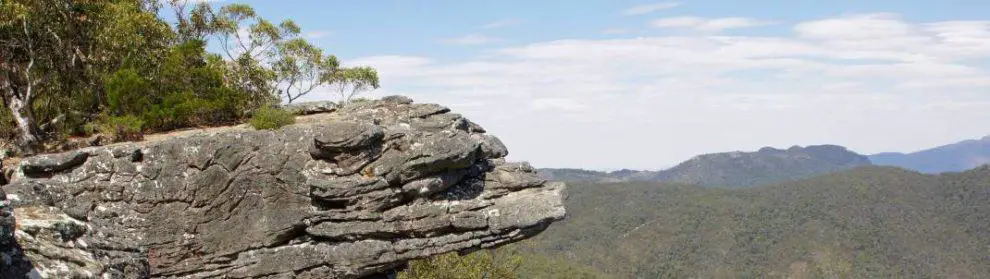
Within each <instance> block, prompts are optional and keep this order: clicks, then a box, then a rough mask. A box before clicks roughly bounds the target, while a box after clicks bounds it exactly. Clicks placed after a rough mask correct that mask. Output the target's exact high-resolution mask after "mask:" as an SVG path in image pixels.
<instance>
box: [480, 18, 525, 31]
mask: <svg viewBox="0 0 990 279" xmlns="http://www.w3.org/2000/svg"><path fill="white" fill-rule="evenodd" d="M520 22H521V21H519V20H518V19H503V20H499V21H492V22H489V23H486V24H485V25H482V26H481V27H482V28H485V29H495V28H502V27H508V26H513V25H518V24H519V23H520Z"/></svg>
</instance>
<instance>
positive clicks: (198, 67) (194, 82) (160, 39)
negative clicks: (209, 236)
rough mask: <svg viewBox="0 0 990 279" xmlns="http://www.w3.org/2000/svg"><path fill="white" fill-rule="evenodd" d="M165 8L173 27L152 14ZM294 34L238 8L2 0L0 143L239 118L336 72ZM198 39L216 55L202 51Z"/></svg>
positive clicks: (140, 1) (146, 1) (138, 1)
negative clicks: (128, 125)
mask: <svg viewBox="0 0 990 279" xmlns="http://www.w3.org/2000/svg"><path fill="white" fill-rule="evenodd" d="M165 2H167V4H169V5H171V6H172V9H171V10H172V11H174V12H175V14H174V16H173V17H171V18H169V20H170V21H172V23H174V25H173V24H170V23H169V22H168V21H166V20H165V17H163V16H160V15H159V8H160V7H161V5H162V4H164V3H165ZM242 30H247V33H246V34H244V33H242V32H240V31H242ZM300 34H301V28H300V27H299V26H298V25H297V24H295V23H294V22H292V21H291V20H285V21H282V22H279V23H273V22H270V21H267V20H265V19H263V18H261V17H260V16H259V15H258V13H257V12H256V11H255V10H254V9H253V8H251V7H250V6H247V5H243V4H232V5H227V6H223V7H221V8H218V9H214V8H213V6H211V5H210V4H208V3H205V2H202V1H187V0H169V1H150V0H110V1H70V0H50V1H32V0H9V1H3V2H2V3H0V46H3V49H4V51H2V52H0V65H3V66H2V67H3V69H0V70H2V71H0V73H2V74H5V75H6V76H4V77H3V78H0V81H3V84H0V96H2V97H3V104H4V108H5V111H4V112H0V128H2V131H0V138H4V139H10V138H15V139H16V140H17V141H18V142H20V143H22V145H24V146H44V145H42V144H39V141H55V140H58V139H60V138H63V137H66V136H70V135H83V134H87V133H88V132H93V131H94V130H99V129H96V128H93V125H90V127H89V129H86V127H85V126H86V125H85V124H86V123H92V122H94V121H104V120H100V119H101V118H100V117H101V115H105V116H106V117H104V118H105V119H111V118H113V117H136V118H137V119H139V120H141V122H142V124H143V125H142V129H143V130H144V131H146V132H159V131H167V130H171V129H177V128H184V127H193V126H212V125H223V124H232V123H236V122H240V121H243V120H244V119H245V116H246V115H245V113H246V112H250V111H254V110H256V109H258V108H261V107H266V106H271V105H273V104H275V103H278V102H280V99H285V100H287V101H292V100H295V99H296V98H298V97H300V96H302V95H304V94H306V93H308V92H310V91H311V90H313V89H314V88H315V87H317V86H320V85H324V84H326V83H327V81H326V80H325V79H324V77H325V76H328V75H330V74H332V73H336V72H339V70H340V69H338V68H339V61H337V58H336V57H334V56H333V55H328V54H324V53H323V50H321V49H319V48H317V47H315V46H313V45H312V44H310V43H309V42H306V41H305V40H303V39H302V38H300V37H299V36H300ZM213 38H217V39H216V40H214V39H213ZM208 41H215V42H217V43H219V44H220V49H222V50H223V54H225V55H226V59H224V57H222V56H221V55H218V54H212V53H209V52H207V51H206V49H207V43H206V42H208ZM375 79H376V80H377V77H375ZM375 83H376V84H377V81H376V82H375ZM376 86H377V85H376ZM283 96H284V98H283ZM14 119H20V120H23V121H18V122H21V123H28V125H25V126H24V127H21V126H14V125H12V124H13V123H15V122H14V121H13V120H14ZM55 120H58V121H55ZM106 121H109V120H106ZM32 149H33V148H32Z"/></svg>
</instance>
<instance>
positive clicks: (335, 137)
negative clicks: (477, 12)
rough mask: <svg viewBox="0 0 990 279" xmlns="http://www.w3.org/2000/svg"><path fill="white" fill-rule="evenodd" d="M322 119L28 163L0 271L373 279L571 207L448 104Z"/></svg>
mask: <svg viewBox="0 0 990 279" xmlns="http://www.w3.org/2000/svg"><path fill="white" fill-rule="evenodd" d="M320 116H325V117H323V118H321V120H320V121H312V122H307V123H300V124H296V125H291V126H287V127H284V128H282V129H280V130H278V131H254V130H229V131H222V132H215V133H200V134H192V135H187V136H181V137H173V138H167V139H164V140H158V141H152V142H138V143H125V144H118V145H111V146H105V147H94V148H87V149H80V150H76V151H72V152H68V153H63V154H55V155H45V156H39V157H34V158H27V159H25V160H23V161H21V162H20V165H19V166H17V167H16V170H15V172H14V173H13V175H12V177H11V178H10V181H9V184H7V185H5V186H3V187H2V188H0V278H37V277H41V278H362V277H367V276H373V275H376V274H381V273H382V272H387V271H390V270H393V269H395V268H397V267H400V266H402V265H404V264H405V262H407V261H409V260H411V259H416V258H422V257H427V256H431V255H436V254H440V253H446V252H451V251H464V250H472V249H480V248H489V247H495V246H498V245H502V244H506V243H510V242H514V241H518V240H521V239H524V238H527V237H531V236H533V235H535V234H537V233H539V232H540V231H542V230H543V229H545V228H546V227H547V226H548V225H549V224H550V223H551V222H553V221H556V220H560V219H562V218H563V217H564V213H565V211H564V207H563V200H564V188H565V186H564V185H563V184H562V183H556V182H548V181H546V180H544V179H541V178H540V177H538V176H537V174H536V172H535V170H534V169H533V168H532V167H531V166H529V165H528V164H525V163H507V162H505V160H504V159H503V158H504V157H505V156H506V155H507V154H508V152H507V150H506V148H505V146H504V145H502V143H501V142H500V141H499V140H498V139H497V138H495V137H494V136H491V135H487V134H485V133H484V132H485V131H484V129H482V128H481V127H480V126H478V125H477V124H475V123H472V122H470V121H468V120H467V119H465V118H463V117H461V116H460V115H458V114H455V113H450V110H449V109H447V108H445V107H442V106H439V105H433V104H413V103H412V102H411V100H409V99H408V98H404V97H389V98H385V99H383V100H380V101H371V102H366V103H360V104H353V105H349V106H344V107H341V108H336V111H335V112H333V113H331V114H324V115H320Z"/></svg>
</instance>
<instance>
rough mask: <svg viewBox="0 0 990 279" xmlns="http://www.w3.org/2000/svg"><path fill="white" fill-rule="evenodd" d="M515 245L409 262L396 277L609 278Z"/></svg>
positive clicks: (408, 278) (419, 278) (431, 278)
mask: <svg viewBox="0 0 990 279" xmlns="http://www.w3.org/2000/svg"><path fill="white" fill-rule="evenodd" d="M518 246H519V245H510V246H506V247H501V248H498V249H494V250H481V251H476V252H474V253H470V254H467V255H458V254H457V253H447V254H443V255H439V256H435V257H432V258H428V259H423V260H416V261H412V262H410V263H409V268H408V269H407V270H405V271H403V272H401V273H399V278H402V279H434V278H449V279H460V278H464V279H475V278H492V279H496V278H544V279H592V278H610V277H608V276H606V275H604V274H601V273H598V272H596V271H594V270H592V269H589V268H586V267H582V266H578V265H574V264H573V263H572V262H570V261H566V260H561V259H552V258H549V257H545V256H542V255H538V254H530V253H522V252H521V250H520V249H519V248H518Z"/></svg>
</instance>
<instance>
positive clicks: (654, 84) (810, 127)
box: [217, 0, 990, 170]
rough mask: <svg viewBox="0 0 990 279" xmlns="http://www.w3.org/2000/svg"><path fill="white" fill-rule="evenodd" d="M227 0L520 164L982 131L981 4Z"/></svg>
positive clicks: (585, 163) (984, 57)
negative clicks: (497, 146)
mask: <svg viewBox="0 0 990 279" xmlns="http://www.w3.org/2000/svg"><path fill="white" fill-rule="evenodd" d="M228 2H231V1H217V3H219V4H225V3H228ZM245 3H247V4H251V5H253V6H255V7H256V8H258V10H259V11H260V12H261V14H262V16H264V17H269V18H272V19H275V20H277V19H281V18H292V19H294V20H296V21H297V22H299V23H300V25H301V26H304V27H305V29H304V30H303V33H304V34H306V36H307V38H309V39H310V40H312V41H313V42H314V43H315V44H317V45H318V46H320V47H323V48H324V49H326V50H327V51H328V52H329V53H334V54H337V55H338V56H340V57H342V58H343V61H348V62H349V64H354V65H358V64H362V65H370V66H374V67H376V68H377V69H378V70H379V71H380V75H381V78H382V89H380V90H378V91H375V92H373V93H372V94H371V96H372V97H377V96H384V95H392V94H401V95H406V96H410V97H412V98H414V99H415V100H416V101H418V102H433V103H440V104H443V105H446V106H448V107H450V108H451V109H453V110H454V111H455V112H457V113H461V114H463V115H465V116H466V117H468V118H469V119H471V120H473V121H474V122H477V123H479V124H481V125H482V126H483V127H485V128H486V129H487V130H488V131H489V132H490V133H492V134H494V135H496V136H498V137H499V138H501V139H502V140H503V141H504V142H505V144H506V145H507V146H508V147H509V150H510V156H509V159H511V160H524V161H529V162H531V163H533V165H534V166H537V167H552V168H558V167H574V168H585V169H612V170H614V169H623V168H629V169H662V168H664V167H669V166H672V165H674V164H676V163H678V162H680V161H683V160H686V159H688V158H691V157H693V156H695V155H698V154H704V153H715V152H725V151H736V150H742V151H753V150H757V149H759V148H761V147H764V146H772V147H777V148H787V147H790V146H793V145H801V146H806V145H816V144H836V145H842V146H845V147H847V148H849V149H850V150H853V151H855V152H858V153H862V154H874V153H879V152H892V151H893V152H905V153H907V152H913V151H917V150H922V149H927V148H931V147H935V146H940V145H944V144H949V143H954V142H958V141H962V140H966V139H978V138H981V137H983V136H986V135H990V128H987V126H986V125H985V123H984V122H982V121H978V120H981V119H990V94H987V92H988V91H990V66H988V64H990V63H987V62H990V15H988V14H986V13H985V11H987V10H990V2H985V1H955V2H953V4H951V5H950V4H945V3H944V2H942V1H912V2H911V3H904V2H900V1H870V2H868V3H867V2H863V1H833V2H830V3H828V4H819V5H810V4H802V3H804V2H794V1H746V2H745V3H742V2H741V1H681V2H644V1H595V2H593V1H566V2H564V1H541V2H529V1H525V2H523V1H499V2H474V3H466V2H460V1H436V2H431V3H432V5H430V6H425V5H422V4H421V3H419V2H413V1H401V0H392V1H375V3H370V2H364V1H362V2H342V3H336V4H335V5H330V6H328V5H324V3H323V2H319V1H294V2H289V3H283V2H279V3H272V2H266V1H246V2H245ZM311 7H321V8H318V9H314V8H311ZM322 7H328V8H322ZM329 7H332V9H331V8H329ZM371 15H374V16H371ZM395 42H401V43H395ZM327 98H332V96H331V95H329V94H326V93H323V94H313V95H311V96H309V99H327Z"/></svg>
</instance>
